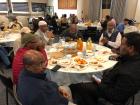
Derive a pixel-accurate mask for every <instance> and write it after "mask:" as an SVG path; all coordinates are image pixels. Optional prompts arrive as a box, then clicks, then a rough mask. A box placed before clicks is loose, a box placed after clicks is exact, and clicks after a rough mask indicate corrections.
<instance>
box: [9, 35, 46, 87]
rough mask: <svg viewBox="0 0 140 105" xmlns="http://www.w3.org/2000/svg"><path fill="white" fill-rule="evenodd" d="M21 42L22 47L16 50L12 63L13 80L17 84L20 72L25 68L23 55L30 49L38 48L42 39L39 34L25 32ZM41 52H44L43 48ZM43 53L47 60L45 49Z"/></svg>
mask: <svg viewBox="0 0 140 105" xmlns="http://www.w3.org/2000/svg"><path fill="white" fill-rule="evenodd" d="M21 44H22V47H21V48H19V49H18V51H17V52H16V55H15V57H14V60H13V65H12V72H13V82H14V83H15V84H17V81H18V77H19V73H20V71H21V70H22V69H23V61H22V59H23V55H24V54H25V52H26V51H28V50H30V49H34V50H38V47H39V46H40V40H39V38H38V36H37V35H33V34H30V33H29V34H25V35H24V36H23V37H22V38H21ZM39 50H40V49H39ZM40 52H42V50H41V51H40ZM42 54H43V55H44V58H45V59H46V60H47V55H46V53H44V51H43V52H42Z"/></svg>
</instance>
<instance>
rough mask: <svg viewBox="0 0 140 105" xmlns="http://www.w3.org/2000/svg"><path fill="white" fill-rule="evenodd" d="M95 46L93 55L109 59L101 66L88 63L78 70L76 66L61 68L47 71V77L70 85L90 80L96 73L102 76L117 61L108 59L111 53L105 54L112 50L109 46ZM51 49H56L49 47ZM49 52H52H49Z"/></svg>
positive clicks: (61, 83)
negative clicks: (97, 66) (96, 66)
mask: <svg viewBox="0 0 140 105" xmlns="http://www.w3.org/2000/svg"><path fill="white" fill-rule="evenodd" d="M94 48H95V49H96V51H95V54H94V55H93V56H92V57H103V58H105V59H107V61H106V62H105V63H104V64H103V67H101V68H98V69H97V68H94V66H91V65H88V66H86V67H85V68H84V69H82V70H80V71H79V70H76V69H75V68H60V69H59V70H58V71H57V72H53V71H47V77H49V78H50V79H51V80H52V81H55V82H57V83H58V84H60V85H69V84H74V83H79V82H90V81H91V76H92V75H93V74H94V75H96V76H97V77H99V78H101V77H102V72H103V71H104V70H107V69H110V68H112V67H113V66H114V65H115V64H116V63H117V62H116V61H111V60H108V58H109V56H110V55H111V53H108V54H103V52H104V51H107V52H111V50H110V49H109V48H106V47H104V46H100V45H97V44H94ZM56 50H58V49H56ZM49 51H54V50H52V48H51V49H49ZM49 51H48V53H51V52H49ZM48 68H50V69H51V68H52V66H48Z"/></svg>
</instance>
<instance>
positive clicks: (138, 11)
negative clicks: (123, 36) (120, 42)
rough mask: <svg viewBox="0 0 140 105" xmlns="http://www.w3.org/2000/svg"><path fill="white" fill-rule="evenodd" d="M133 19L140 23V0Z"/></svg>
mask: <svg viewBox="0 0 140 105" xmlns="http://www.w3.org/2000/svg"><path fill="white" fill-rule="evenodd" d="M135 19H136V21H137V22H138V23H140V0H138V3H137V8H136V14H135Z"/></svg>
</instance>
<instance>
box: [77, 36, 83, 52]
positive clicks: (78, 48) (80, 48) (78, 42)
mask: <svg viewBox="0 0 140 105" xmlns="http://www.w3.org/2000/svg"><path fill="white" fill-rule="evenodd" d="M77 50H78V51H79V52H82V51H83V41H82V39H81V38H79V39H78V40H77Z"/></svg>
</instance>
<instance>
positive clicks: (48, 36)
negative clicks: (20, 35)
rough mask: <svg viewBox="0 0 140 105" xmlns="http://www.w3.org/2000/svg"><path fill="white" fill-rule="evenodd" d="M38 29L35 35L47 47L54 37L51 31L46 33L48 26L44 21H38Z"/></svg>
mask: <svg viewBox="0 0 140 105" xmlns="http://www.w3.org/2000/svg"><path fill="white" fill-rule="evenodd" d="M38 26H39V29H38V30H37V32H36V33H35V34H36V35H38V36H39V37H40V39H41V40H43V42H44V43H45V44H46V45H47V44H50V43H51V42H52V37H54V35H53V33H52V31H48V26H47V23H46V22H45V21H39V23H38Z"/></svg>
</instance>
